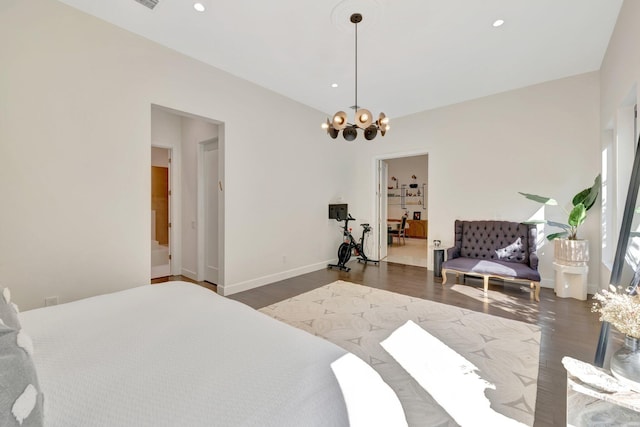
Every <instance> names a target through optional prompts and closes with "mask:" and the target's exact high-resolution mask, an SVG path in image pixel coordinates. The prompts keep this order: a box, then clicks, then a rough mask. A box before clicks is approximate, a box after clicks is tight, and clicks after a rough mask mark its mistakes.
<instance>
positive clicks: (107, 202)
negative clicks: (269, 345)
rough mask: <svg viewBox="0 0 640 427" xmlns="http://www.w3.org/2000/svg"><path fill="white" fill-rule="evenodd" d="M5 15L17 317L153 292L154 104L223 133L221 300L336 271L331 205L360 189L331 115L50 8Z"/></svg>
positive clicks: (0, 262) (3, 278)
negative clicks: (101, 297)
mask: <svg viewBox="0 0 640 427" xmlns="http://www.w3.org/2000/svg"><path fill="white" fill-rule="evenodd" d="M0 10H1V11H2V13H0V39H1V40H4V41H5V42H4V43H2V44H1V45H0V64H2V67H0V93H2V96H1V97H0V141H1V143H0V171H1V172H0V174H1V177H2V179H0V194H2V195H3V206H4V208H3V209H1V210H0V236H2V238H0V283H3V284H6V285H9V286H11V287H12V290H13V292H14V297H15V300H16V301H17V303H18V304H20V305H21V306H22V307H23V308H32V307H38V306H42V305H43V303H44V298H45V297H47V296H52V295H58V296H59V297H60V301H61V302H65V301H70V300H74V299H78V298H82V297H86V296H91V295H96V294H101V293H105V292H111V291H116V290H119V289H125V288H129V287H132V286H138V285H142V284H145V283H148V281H149V263H150V215H149V197H150V195H149V193H150V176H149V175H150V174H149V165H150V163H151V155H150V150H149V146H150V143H152V142H153V141H152V138H151V129H150V127H151V125H150V123H151V105H152V104H155V105H161V106H165V107H169V108H173V109H175V110H178V111H185V112H189V113H192V114H195V115H197V116H201V117H210V118H212V119H216V120H219V121H221V122H224V123H225V151H224V162H225V163H224V170H225V172H224V173H225V182H224V185H225V209H226V211H225V220H226V229H225V235H226V238H225V242H226V245H225V248H224V251H225V265H224V271H225V284H226V288H227V287H228V289H225V291H233V290H239V289H243V288H247V287H252V286H257V285H260V284H264V283H268V282H270V281H273V280H277V279H280V278H283V277H288V276H291V275H295V274H298V273H301V272H305V271H308V270H309V269H314V268H323V265H324V263H326V262H327V261H328V260H330V259H333V258H335V251H336V247H337V245H338V243H339V241H340V235H339V233H338V232H337V230H336V227H335V221H329V220H328V219H327V204H328V203H329V202H330V201H333V200H337V199H340V198H342V199H343V200H345V201H347V202H349V203H352V200H353V199H354V198H355V196H354V191H355V189H354V188H353V187H352V186H345V185H344V183H345V182H347V183H348V182H353V179H352V178H351V176H352V173H351V172H350V170H349V168H348V167H347V166H348V164H349V160H350V157H348V156H345V155H344V154H343V150H342V148H343V144H342V143H337V142H333V141H330V140H329V139H328V138H327V137H326V135H324V134H323V132H322V131H321V130H320V129H319V123H320V122H321V121H323V120H324V118H325V115H324V114H322V113H320V112H318V111H316V110H313V109H311V108H308V107H306V106H304V105H301V104H299V103H296V102H293V101H292V100H290V99H287V98H285V97H282V96H279V95H276V94H274V93H273V92H270V91H268V90H266V89H263V88H260V87H258V86H256V85H253V84H251V83H248V82H246V81H244V80H241V79H239V78H236V77H233V76H231V75H229V74H227V73H225V72H222V71H220V70H217V69H215V68H213V67H210V66H207V65H204V64H202V63H200V62H198V61H195V60H192V59H190V58H187V57H185V56H183V55H180V54H178V53H176V52H174V51H172V50H170V49H167V48H164V47H161V46H159V45H157V44H155V43H152V42H150V41H148V40H146V39H143V38H141V37H138V36H136V35H133V34H131V33H128V32H126V31H124V30H122V29H119V28H117V27H114V26H112V25H110V24H107V23H105V22H102V21H100V20H98V19H96V18H94V17H91V16H88V15H86V14H84V13H82V12H80V11H77V10H75V9H72V8H70V7H68V6H65V5H63V4H61V3H58V2H56V1H54V0H30V1H28V2H25V1H20V0H3V2H2V4H1V5H0ZM283 116H284V117H289V118H290V120H289V121H288V122H287V125H286V129H283V128H282V126H281V118H282V117H283ZM248 117H250V118H251V120H248V119H247V118H248ZM293 197H295V203H292V200H293V199H292V198H293ZM292 236H296V237H300V238H304V239H305V240H306V241H313V242H314V244H313V245H305V247H304V250H302V249H301V248H300V247H299V246H296V245H294V244H293V243H292ZM248 241H250V242H251V246H250V250H248V247H247V242H248Z"/></svg>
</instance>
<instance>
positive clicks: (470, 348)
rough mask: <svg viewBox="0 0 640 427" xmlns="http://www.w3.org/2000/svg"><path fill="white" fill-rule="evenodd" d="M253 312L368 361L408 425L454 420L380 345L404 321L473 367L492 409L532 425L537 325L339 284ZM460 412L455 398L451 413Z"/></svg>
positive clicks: (461, 407)
mask: <svg viewBox="0 0 640 427" xmlns="http://www.w3.org/2000/svg"><path fill="white" fill-rule="evenodd" d="M260 311H261V312H263V313H265V314H267V315H269V316H272V317H274V318H276V319H278V320H281V321H283V322H285V323H288V324H290V325H292V326H295V327H297V328H300V329H303V330H305V331H307V332H310V333H312V334H314V335H317V336H320V337H322V338H325V339H327V340H329V341H331V342H333V343H335V344H337V345H339V346H341V347H343V348H344V349H346V350H348V351H350V352H351V353H354V354H355V355H357V356H359V357H360V358H361V359H363V360H365V361H366V362H368V363H369V364H370V365H371V366H372V367H373V368H374V369H375V370H376V371H377V372H378V373H379V374H380V375H381V376H382V378H383V379H384V380H385V381H386V382H387V384H389V385H390V386H391V387H392V388H393V390H394V391H395V392H396V394H397V395H398V397H399V398H400V401H401V403H402V406H403V408H404V411H405V414H406V416H407V421H408V423H409V425H410V426H455V425H458V424H457V423H456V421H455V420H454V418H453V417H452V415H450V414H449V413H448V412H447V411H445V410H444V409H443V408H442V407H441V406H440V405H439V404H438V403H437V402H436V401H435V399H434V398H433V397H432V396H431V395H430V394H429V393H427V392H426V391H425V390H424V389H423V388H422V387H421V386H420V385H419V384H418V382H417V381H416V380H414V379H413V378H412V377H411V376H410V375H409V374H408V373H407V371H406V370H405V369H403V368H402V367H401V366H400V364H399V363H398V362H396V360H395V359H394V358H393V357H392V356H391V355H390V354H389V353H387V352H386V351H385V350H384V348H382V346H381V345H380V343H381V342H382V341H384V340H385V339H387V338H388V337H389V335H391V333H392V332H394V331H395V330H396V329H398V328H399V327H401V326H402V325H404V324H405V323H406V322H407V321H409V320H411V321H413V322H414V323H415V324H417V325H419V326H420V327H421V328H422V329H424V330H425V331H427V332H428V333H429V334H431V335H432V336H433V337H435V338H437V339H438V340H440V341H441V342H442V343H444V344H445V345H446V346H448V347H449V348H451V349H452V350H454V351H455V352H457V353H458V354H459V355H461V356H462V357H464V358H465V359H467V360H468V361H469V362H470V363H471V364H473V365H475V367H477V368H478V370H477V372H476V373H477V374H478V375H479V376H480V377H481V378H482V379H483V380H485V381H486V382H488V383H490V384H489V387H488V388H486V390H485V392H484V393H485V395H486V398H488V400H489V401H490V402H491V408H492V409H493V411H495V412H498V413H499V414H502V415H504V416H505V417H508V418H509V419H512V420H514V421H517V422H514V424H518V422H520V423H523V424H526V425H533V420H534V413H535V401H536V390H537V385H536V380H537V378H538V358H539V353H540V335H541V333H540V328H539V327H538V326H536V325H530V324H527V323H523V322H518V321H515V320H509V319H503V318H500V317H496V316H491V315H488V314H484V313H478V312H475V311H471V310H466V309H461V308H458V307H453V306H449V305H445V304H440V303H436V302H432V301H427V300H423V299H419V298H414V297H410V296H406V295H401V294H397V293H393V292H389V291H384V290H380V289H375V288H370V287H367V286H361V285H356V284H353V283H348V282H343V281H337V282H334V283H331V284H329V285H326V286H322V287H320V288H317V289H314V290H313V291H310V292H307V293H304V294H301V295H298V296H296V297H293V298H290V299H288V300H285V301H281V302H279V303H276V304H273V305H270V306H268V307H265V308H262V309H261V310H260ZM434 359H435V357H434ZM438 387H443V388H447V387H449V388H450V387H452V385H451V384H441V385H440V384H439V385H438ZM465 409H466V410H469V408H468V405H467V404H466V403H465V401H464V400H462V399H461V401H460V405H459V408H455V409H454V411H451V410H450V412H455V411H456V410H459V411H464V410H465ZM477 425H483V424H482V423H480V424H477Z"/></svg>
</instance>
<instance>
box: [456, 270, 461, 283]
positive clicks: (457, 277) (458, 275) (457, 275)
mask: <svg viewBox="0 0 640 427" xmlns="http://www.w3.org/2000/svg"><path fill="white" fill-rule="evenodd" d="M459 283H460V273H456V284H459Z"/></svg>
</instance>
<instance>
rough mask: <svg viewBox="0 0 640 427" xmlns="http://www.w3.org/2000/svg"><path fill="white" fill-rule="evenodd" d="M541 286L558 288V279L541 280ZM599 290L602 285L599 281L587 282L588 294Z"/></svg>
mask: <svg viewBox="0 0 640 427" xmlns="http://www.w3.org/2000/svg"><path fill="white" fill-rule="evenodd" d="M540 287H541V288H549V289H555V288H556V281H555V280H552V279H542V280H541V281H540ZM599 290H600V286H599V285H598V284H597V283H587V293H588V294H592V295H593V294H595V293H596V292H597V291H599Z"/></svg>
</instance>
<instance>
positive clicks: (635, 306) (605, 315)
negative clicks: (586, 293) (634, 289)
mask: <svg viewBox="0 0 640 427" xmlns="http://www.w3.org/2000/svg"><path fill="white" fill-rule="evenodd" d="M593 299H594V300H596V302H594V303H593V307H592V308H591V311H592V312H595V313H600V321H603V322H609V323H611V324H612V325H613V326H614V327H615V328H616V329H617V330H618V331H620V332H622V333H623V334H625V335H628V336H630V337H634V338H640V296H638V295H629V294H628V293H626V292H618V289H617V288H616V287H615V286H613V285H609V290H606V289H603V290H601V291H600V292H599V293H596V294H595V295H594V296H593Z"/></svg>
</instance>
